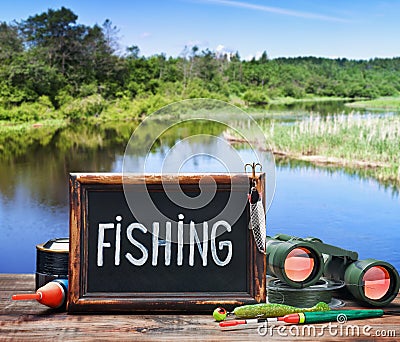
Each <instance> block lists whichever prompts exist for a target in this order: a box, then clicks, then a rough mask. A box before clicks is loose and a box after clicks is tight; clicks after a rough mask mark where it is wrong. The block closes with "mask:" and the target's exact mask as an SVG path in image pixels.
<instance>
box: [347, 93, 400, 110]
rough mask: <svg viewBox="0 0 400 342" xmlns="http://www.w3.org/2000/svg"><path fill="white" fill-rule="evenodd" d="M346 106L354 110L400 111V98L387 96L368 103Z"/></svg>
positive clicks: (357, 102) (352, 103) (359, 102)
mask: <svg viewBox="0 0 400 342" xmlns="http://www.w3.org/2000/svg"><path fill="white" fill-rule="evenodd" d="M346 106H348V107H352V108H366V109H393V110H400V96H385V97H379V98H377V99H373V100H368V101H356V102H350V103H346Z"/></svg>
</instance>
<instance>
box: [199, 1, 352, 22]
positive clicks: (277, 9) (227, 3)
mask: <svg viewBox="0 0 400 342" xmlns="http://www.w3.org/2000/svg"><path fill="white" fill-rule="evenodd" d="M197 2H202V3H210V4H216V5H221V6H228V7H237V8H246V9H250V10H256V11H262V12H268V13H276V14H281V15H287V16H292V17H299V18H305V19H317V20H324V21H335V22H348V20H346V19H343V18H338V17H333V16H328V15H323V14H318V13H311V12H301V11H293V10H289V9H285V8H281V7H272V6H264V5H256V4H251V3H248V2H244V1H232V0H197Z"/></svg>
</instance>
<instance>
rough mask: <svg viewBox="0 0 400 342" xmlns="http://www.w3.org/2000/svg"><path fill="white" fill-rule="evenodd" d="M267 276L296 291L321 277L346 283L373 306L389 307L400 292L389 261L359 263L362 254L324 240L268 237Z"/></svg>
mask: <svg viewBox="0 0 400 342" xmlns="http://www.w3.org/2000/svg"><path fill="white" fill-rule="evenodd" d="M266 250H267V274H269V275H272V276H275V277H276V278H278V279H280V280H281V281H283V282H285V283H286V284H288V285H289V286H291V287H294V288H304V287H308V286H311V285H314V284H315V283H316V282H317V281H318V280H319V279H320V277H321V276H324V277H325V278H327V279H331V280H336V281H337V280H341V281H344V283H345V286H346V289H347V290H348V291H349V292H350V293H351V294H352V295H353V296H354V297H355V298H356V299H357V300H358V301H361V302H364V303H366V304H368V305H371V306H384V305H387V304H389V303H390V302H391V301H392V300H393V299H394V298H395V297H396V296H397V293H398V292H399V285H400V278H399V274H398V272H397V271H396V269H395V268H394V267H393V266H392V265H391V264H389V263H387V262H385V261H380V260H375V259H366V260H358V253H357V252H352V251H349V250H345V249H342V248H339V247H336V246H332V245H329V244H326V243H323V242H322V241H321V240H320V239H318V238H314V237H309V238H299V237H294V236H290V235H286V234H278V235H276V236H274V237H269V236H267V240H266Z"/></svg>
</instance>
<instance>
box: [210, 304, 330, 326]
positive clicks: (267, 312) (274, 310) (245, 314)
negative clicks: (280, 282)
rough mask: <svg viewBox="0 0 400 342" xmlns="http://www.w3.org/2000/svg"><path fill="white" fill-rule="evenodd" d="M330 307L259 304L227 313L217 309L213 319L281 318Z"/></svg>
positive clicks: (245, 306) (319, 305) (326, 305)
mask: <svg viewBox="0 0 400 342" xmlns="http://www.w3.org/2000/svg"><path fill="white" fill-rule="evenodd" d="M329 310H330V307H329V305H328V304H326V303H324V302H319V303H317V304H315V305H314V306H313V307H311V308H297V307H294V306H290V305H285V304H270V303H259V304H251V305H242V306H238V307H236V308H235V309H234V310H233V312H227V311H226V310H225V309H224V308H221V307H219V308H216V309H215V310H214V312H213V317H214V319H215V320H216V321H217V322H220V321H223V320H225V318H226V317H227V316H230V315H232V314H234V315H235V316H236V317H237V318H269V317H280V316H285V315H289V314H294V313H304V312H319V311H329Z"/></svg>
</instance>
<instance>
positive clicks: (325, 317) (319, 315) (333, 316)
mask: <svg viewBox="0 0 400 342" xmlns="http://www.w3.org/2000/svg"><path fill="white" fill-rule="evenodd" d="M383 315H400V311H384V310H381V309H371V310H332V311H321V312H303V313H294V314H289V315H285V316H281V317H273V318H253V319H240V320H233V321H223V322H220V323H219V326H220V327H223V328H224V327H233V326H236V325H241V324H257V323H265V322H267V323H279V322H282V323H287V324H307V323H324V322H339V323H345V322H346V321H347V320H356V319H367V318H378V317H382V316H383Z"/></svg>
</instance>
